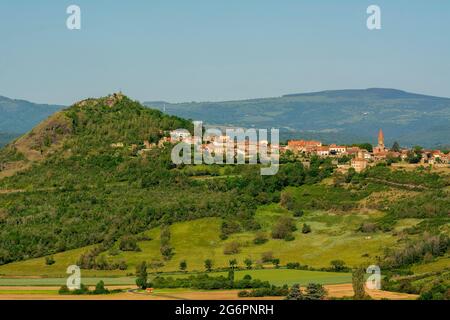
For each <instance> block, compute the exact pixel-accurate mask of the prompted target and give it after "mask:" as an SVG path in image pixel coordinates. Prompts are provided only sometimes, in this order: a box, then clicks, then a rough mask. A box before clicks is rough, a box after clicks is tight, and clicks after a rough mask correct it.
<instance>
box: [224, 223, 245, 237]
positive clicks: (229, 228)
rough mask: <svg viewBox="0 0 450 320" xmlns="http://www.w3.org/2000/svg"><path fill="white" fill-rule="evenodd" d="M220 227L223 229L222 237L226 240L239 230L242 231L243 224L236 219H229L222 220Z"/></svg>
mask: <svg viewBox="0 0 450 320" xmlns="http://www.w3.org/2000/svg"><path fill="white" fill-rule="evenodd" d="M220 229H221V234H220V238H221V239H222V240H225V239H227V238H228V236H229V235H230V234H233V233H238V232H239V231H241V226H240V224H239V223H238V222H236V221H229V222H227V221H224V222H222V225H221V228H220Z"/></svg>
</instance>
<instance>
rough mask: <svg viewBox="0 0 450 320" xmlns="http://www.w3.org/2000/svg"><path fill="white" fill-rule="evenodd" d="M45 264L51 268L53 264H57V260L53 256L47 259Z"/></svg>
mask: <svg viewBox="0 0 450 320" xmlns="http://www.w3.org/2000/svg"><path fill="white" fill-rule="evenodd" d="M45 264H46V265H47V266H51V265H52V264H55V259H54V258H53V256H50V257H45Z"/></svg>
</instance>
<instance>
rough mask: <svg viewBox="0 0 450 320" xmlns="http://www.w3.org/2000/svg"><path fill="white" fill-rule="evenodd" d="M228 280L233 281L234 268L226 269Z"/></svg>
mask: <svg viewBox="0 0 450 320" xmlns="http://www.w3.org/2000/svg"><path fill="white" fill-rule="evenodd" d="M228 280H230V281H234V270H233V269H231V270H229V271H228Z"/></svg>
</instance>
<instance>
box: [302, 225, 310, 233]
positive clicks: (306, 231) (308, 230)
mask: <svg viewBox="0 0 450 320" xmlns="http://www.w3.org/2000/svg"><path fill="white" fill-rule="evenodd" d="M310 232H311V226H310V225H309V224H306V223H304V224H303V227H302V233H303V234H308V233H310Z"/></svg>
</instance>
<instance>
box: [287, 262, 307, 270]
mask: <svg viewBox="0 0 450 320" xmlns="http://www.w3.org/2000/svg"><path fill="white" fill-rule="evenodd" d="M286 268H287V269H296V270H308V265H304V266H303V265H301V264H300V263H299V262H288V263H287V264H286Z"/></svg>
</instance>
